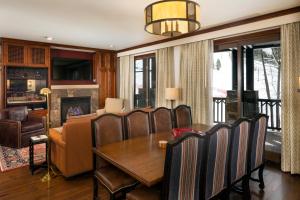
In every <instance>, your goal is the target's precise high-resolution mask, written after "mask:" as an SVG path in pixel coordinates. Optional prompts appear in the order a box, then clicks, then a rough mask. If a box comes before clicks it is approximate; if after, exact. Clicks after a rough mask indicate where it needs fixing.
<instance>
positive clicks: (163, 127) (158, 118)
mask: <svg viewBox="0 0 300 200" xmlns="http://www.w3.org/2000/svg"><path fill="white" fill-rule="evenodd" d="M150 115H151V127H152V132H153V133H156V132H164V131H171V130H172V128H173V126H172V112H171V110H170V109H168V108H165V107H160V108H157V109H155V110H154V111H153V112H151V113H150Z"/></svg>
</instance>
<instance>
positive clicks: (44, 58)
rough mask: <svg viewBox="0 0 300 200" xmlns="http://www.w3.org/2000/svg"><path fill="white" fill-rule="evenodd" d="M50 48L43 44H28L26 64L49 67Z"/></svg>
mask: <svg viewBox="0 0 300 200" xmlns="http://www.w3.org/2000/svg"><path fill="white" fill-rule="evenodd" d="M49 61H50V49H49V47H44V46H33V45H30V46H28V66H31V67H49V65H50V62H49Z"/></svg>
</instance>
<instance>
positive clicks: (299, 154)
mask: <svg viewBox="0 0 300 200" xmlns="http://www.w3.org/2000/svg"><path fill="white" fill-rule="evenodd" d="M281 57H282V156H281V157H282V161H281V168H282V171H285V172H291V173H292V174H300V92H297V89H298V87H299V83H298V77H299V76H300V22H297V23H293V24H287V25H283V26H282V27H281Z"/></svg>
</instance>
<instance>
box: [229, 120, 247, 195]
mask: <svg viewBox="0 0 300 200" xmlns="http://www.w3.org/2000/svg"><path fill="white" fill-rule="evenodd" d="M250 128H251V121H250V120H249V119H247V118H241V119H239V120H237V121H236V122H234V124H233V125H232V131H231V147H230V162H229V168H228V169H229V172H228V173H229V176H228V177H229V179H228V184H229V187H230V189H233V190H235V191H236V192H239V193H242V194H243V195H244V199H249V198H250V189H249V176H248V173H247V172H248V171H247V170H248V163H247V161H248V156H249V144H250ZM241 181H242V188H241V189H240V188H238V187H236V186H235V185H236V184H237V183H238V182H241ZM228 192H230V190H229V191H228Z"/></svg>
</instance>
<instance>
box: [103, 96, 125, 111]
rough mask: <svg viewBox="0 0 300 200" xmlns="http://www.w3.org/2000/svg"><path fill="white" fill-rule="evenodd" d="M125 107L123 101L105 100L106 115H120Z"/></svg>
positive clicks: (115, 99)
mask: <svg viewBox="0 0 300 200" xmlns="http://www.w3.org/2000/svg"><path fill="white" fill-rule="evenodd" d="M123 107H124V105H123V99H117V98H106V100H105V112H106V113H120V112H122V109H123Z"/></svg>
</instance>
